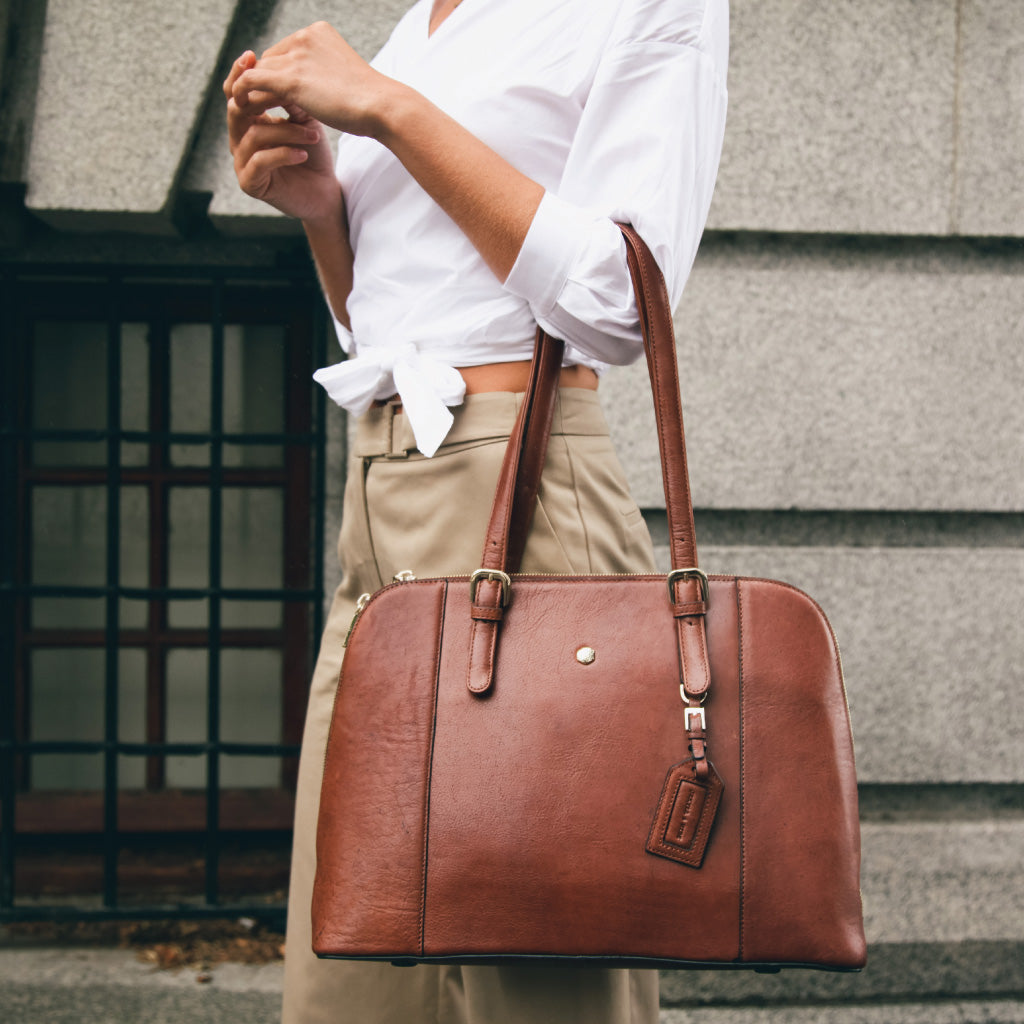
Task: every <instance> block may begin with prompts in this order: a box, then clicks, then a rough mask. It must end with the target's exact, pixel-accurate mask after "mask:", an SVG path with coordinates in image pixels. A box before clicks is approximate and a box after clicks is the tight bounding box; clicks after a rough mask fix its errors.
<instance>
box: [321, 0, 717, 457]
mask: <svg viewBox="0 0 1024 1024" xmlns="http://www.w3.org/2000/svg"><path fill="white" fill-rule="evenodd" d="M431 6H432V2H431V0H419V2H418V3H417V4H416V5H415V6H414V7H413V8H412V9H411V10H410V11H409V12H408V13H407V14H406V15H405V17H403V18H402V20H401V21H400V22H399V24H398V26H397V27H396V28H395V30H394V33H393V34H392V36H391V38H390V39H389V41H388V42H387V43H386V44H385V46H384V48H383V49H382V50H381V51H380V53H379V54H378V55H377V57H376V58H375V59H374V60H373V62H372V63H373V66H374V67H375V68H377V69H378V70H379V71H381V72H382V73H384V74H386V75H389V76H391V77H393V78H396V79H399V80H401V81H403V82H405V83H406V84H408V85H410V86H412V87H413V88H415V89H417V90H418V91H419V92H421V93H422V94H423V95H424V96H426V97H427V98H428V99H429V100H431V101H432V102H433V103H434V104H436V105H437V106H438V107H440V108H441V109H442V110H444V111H445V112H446V113H448V114H449V115H450V116H452V117H453V118H455V120H457V121H458V122H460V123H461V124H462V125H463V126H464V127H466V128H467V129H468V130H469V131H471V132H472V133H473V134H474V135H476V136H477V137H478V138H480V139H482V140H483V141H484V142H485V143H487V144H488V145H489V146H490V147H491V148H492V149H494V150H496V151H497V152H498V153H499V154H501V155H502V156H503V157H505V159H507V160H508V161H509V162H510V163H511V164H513V165H514V166H515V167H517V168H518V169H519V170H520V171H522V172H523V173H524V174H526V175H527V176H528V177H530V178H532V179H533V180H535V181H536V182H538V183H539V184H540V185H542V186H543V187H544V189H545V190H546V194H545V196H544V198H543V200H542V201H541V204H540V207H539V208H538V210H537V213H536V215H535V217H534V220H533V223H532V225H531V227H530V230H529V232H528V234H527V236H526V240H525V241H524V243H523V246H522V249H521V250H520V252H519V256H518V258H517V260H516V263H515V265H514V266H513V268H512V271H511V273H510V274H509V276H508V278H507V280H506V281H505V282H504V283H503V282H501V281H499V280H498V279H497V278H496V277H495V276H494V274H493V273H492V271H491V270H490V269H489V268H488V267H487V265H486V264H485V263H484V262H483V260H482V259H481V257H480V255H479V253H478V252H477V251H476V249H475V248H474V247H473V246H472V244H471V243H470V242H469V240H468V239H467V238H466V236H465V235H464V234H463V233H462V232H461V231H460V230H459V228H458V227H457V226H456V225H455V223H454V222H453V221H452V220H451V219H450V218H449V217H448V216H447V214H445V213H444V212H443V211H442V210H441V208H440V207H439V206H438V205H437V204H436V203H435V202H434V201H433V200H432V199H431V198H430V196H429V195H427V193H426V192H425V191H423V189H422V188H421V187H420V186H419V185H418V184H417V183H416V181H415V180H414V179H413V178H412V176H411V175H410V174H409V173H408V172H407V171H406V170H405V168H404V167H403V166H402V165H401V163H400V162H399V161H398V160H397V159H396V158H395V157H394V156H393V155H392V154H391V152H390V151H389V150H388V149H386V148H385V147H384V146H382V145H381V144H380V143H378V142H376V141H374V140H372V139H367V138H361V137H357V136H350V135H343V136H342V137H341V138H340V140H339V144H338V157H337V175H338V179H339V181H340V182H341V185H342V190H343V192H344V196H345V203H346V207H347V212H348V221H349V232H350V237H351V242H352V249H353V252H354V253H355V266H354V280H353V287H352V292H351V294H350V295H349V298H348V304H347V309H348V313H349V317H350V319H351V323H352V331H351V333H349V332H348V331H346V330H345V328H344V327H342V325H341V324H339V323H337V321H335V324H336V328H337V330H338V338H339V340H340V343H341V347H342V348H343V349H344V351H345V352H346V353H348V354H349V359H347V360H346V361H344V362H341V363H338V364H337V365H335V366H329V367H325V368H323V369H321V370H318V371H317V372H316V374H315V375H314V377H315V379H316V380H317V381H319V383H321V384H322V385H323V386H324V387H325V388H326V389H327V391H328V393H329V394H330V396H331V398H333V399H334V401H336V402H337V403H338V404H339V405H341V406H343V407H344V408H346V409H348V410H350V411H351V412H353V413H356V414H357V415H358V414H361V413H363V412H365V411H366V409H367V408H368V407H369V405H370V403H371V402H372V401H373V400H374V399H376V398H386V397H388V396H390V395H393V394H395V393H396V392H397V394H398V395H399V397H400V398H401V401H402V404H403V407H404V409H405V411H406V414H407V415H408V417H409V420H410V424H411V426H412V428H413V432H414V434H415V436H416V441H417V444H418V446H419V448H420V451H422V452H423V453H424V454H425V455H433V454H434V452H435V451H436V450H437V448H438V446H439V445H440V444H441V443H442V442H443V440H444V437H445V435H446V434H447V433H448V430H449V429H450V427H451V423H452V415H451V413H450V412H449V409H448V407H449V406H454V405H458V404H459V403H461V401H462V399H463V397H464V394H465V385H464V382H463V380H462V377H461V375H460V374H459V373H458V372H457V371H456V370H455V369H454V367H457V366H476V365H481V364H484V363H492V362H505V361H510V360H518V359H529V358H530V357H531V355H532V353H533V340H534V333H535V330H536V325H537V324H538V323H539V324H541V325H542V326H543V327H544V329H545V330H546V331H548V332H549V333H550V334H552V335H554V336H555V337H560V338H564V339H565V341H566V344H567V348H566V363H567V364H572V363H583V364H585V365H587V366H591V367H594V368H595V369H596V370H597V371H598V372H601V371H602V370H603V369H604V368H605V367H606V366H607V364H609V363H620V364H621V363H629V362H632V361H633V360H634V359H636V358H637V357H638V356H639V355H640V354H641V352H642V350H643V344H642V340H641V337H640V328H639V319H638V314H637V310H636V303H635V299H634V296H633V289H632V285H631V283H630V278H629V272H628V269H627V266H626V254H625V245H624V243H623V241H622V238H621V235H620V233H619V231H618V228H617V227H616V226H615V221H625V222H628V223H630V224H632V225H633V227H634V228H636V230H637V231H638V232H639V233H640V235H641V236H642V237H643V238H644V240H645V241H646V242H647V244H648V245H649V246H650V247H651V249H652V251H653V253H654V256H655V258H656V260H657V261H658V264H659V266H660V267H661V269H662V271H663V272H664V274H665V278H666V281H667V282H668V288H669V295H670V298H671V300H672V303H673V305H675V304H676V303H677V302H678V300H679V297H680V295H681V294H682V290H683V284H684V283H685V281H686V278H687V275H688V274H689V272H690V267H691V265H692V263H693V258H694V255H695V253H696V251H697V244H698V242H699V240H700V236H701V233H702V231H703V230H704V222H705V220H706V218H707V212H708V207H709V205H710V203H711V193H712V190H713V188H714V182H715V175H716V173H717V171H718V161H719V156H720V154H721V148H722V134H723V130H724V126H725V108H726V86H725V76H726V65H727V61H728V46H729V43H728V0H463V2H462V3H461V4H460V5H459V6H458V7H457V8H456V9H455V10H454V11H453V12H452V13H451V14H450V15H449V16H448V18H447V19H446V20H445V21H444V22H442V24H441V26H440V27H439V28H438V29H437V30H436V31H435V32H434V34H433V35H432V36H429V37H428V21H429V18H430V11H431Z"/></svg>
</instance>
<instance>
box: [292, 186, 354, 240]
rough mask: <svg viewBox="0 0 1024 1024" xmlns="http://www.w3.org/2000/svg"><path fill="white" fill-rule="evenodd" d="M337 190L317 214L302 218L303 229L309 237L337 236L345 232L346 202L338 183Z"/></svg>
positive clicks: (312, 213) (308, 214) (313, 213)
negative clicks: (342, 231)
mask: <svg viewBox="0 0 1024 1024" xmlns="http://www.w3.org/2000/svg"><path fill="white" fill-rule="evenodd" d="M336 185H337V187H336V189H335V191H334V193H333V195H330V194H328V198H327V199H326V200H325V201H324V203H323V204H322V206H320V207H318V208H317V210H316V211H315V212H310V213H307V214H305V215H303V216H302V217H301V220H302V227H303V228H304V229H305V231H306V234H307V235H318V236H323V235H325V234H337V233H338V232H339V231H340V230H343V228H344V223H345V201H344V198H343V197H342V194H341V185H340V184H337V182H336Z"/></svg>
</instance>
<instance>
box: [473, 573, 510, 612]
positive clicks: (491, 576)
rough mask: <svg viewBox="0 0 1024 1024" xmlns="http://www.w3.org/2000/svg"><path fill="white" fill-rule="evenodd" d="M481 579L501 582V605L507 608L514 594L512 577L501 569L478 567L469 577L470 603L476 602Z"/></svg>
mask: <svg viewBox="0 0 1024 1024" xmlns="http://www.w3.org/2000/svg"><path fill="white" fill-rule="evenodd" d="M481 580H493V581H494V582H495V583H500V584H501V607H502V608H507V607H508V602H509V598H510V597H511V596H512V577H511V576H509V574H508V573H507V572H502V571H501V570H500V569H477V571H476V572H475V573H473V575H472V576H470V577H469V603H470V604H476V590H477V587H479V586H480V581H481Z"/></svg>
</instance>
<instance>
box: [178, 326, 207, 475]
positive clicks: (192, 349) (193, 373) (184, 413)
mask: <svg viewBox="0 0 1024 1024" xmlns="http://www.w3.org/2000/svg"><path fill="white" fill-rule="evenodd" d="M212 372H213V362H212V330H211V328H210V325H209V324H175V325H174V326H173V327H172V328H171V430H172V431H173V432H183V433H207V432H209V430H210V380H211V374H212ZM171 461H172V462H173V463H174V464H175V465H178V466H208V465H209V464H210V449H209V445H208V444H206V443H205V442H204V443H203V444H174V445H171Z"/></svg>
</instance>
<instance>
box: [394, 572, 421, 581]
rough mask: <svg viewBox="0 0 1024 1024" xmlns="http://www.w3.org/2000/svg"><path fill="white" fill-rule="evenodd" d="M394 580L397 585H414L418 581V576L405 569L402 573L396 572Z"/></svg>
mask: <svg viewBox="0 0 1024 1024" xmlns="http://www.w3.org/2000/svg"><path fill="white" fill-rule="evenodd" d="M393 579H394V581H395V582H396V583H412V582H413V581H414V580H415V579H416V576H415V575H414V574H413V572H412V570H410V569H403V570H402V571H401V572H396V573H395V575H394V577H393Z"/></svg>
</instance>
